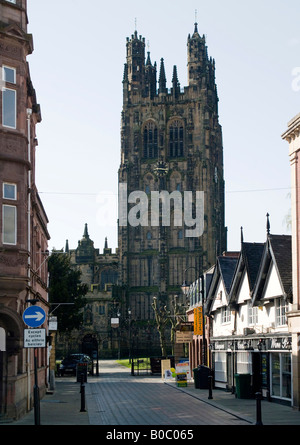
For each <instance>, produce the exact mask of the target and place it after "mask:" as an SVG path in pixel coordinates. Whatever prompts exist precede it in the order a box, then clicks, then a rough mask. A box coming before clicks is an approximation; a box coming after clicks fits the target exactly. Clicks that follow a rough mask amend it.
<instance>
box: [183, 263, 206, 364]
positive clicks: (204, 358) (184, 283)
mask: <svg viewBox="0 0 300 445" xmlns="http://www.w3.org/2000/svg"><path fill="white" fill-rule="evenodd" d="M189 269H195V271H196V273H195V275H196V277H195V281H196V280H197V269H196V267H194V266H190V267H188V268H187V269H185V271H184V273H186V272H187V270H189ZM199 279H200V283H198V287H197V289H198V297H199V296H200V294H201V306H202V315H201V317H202V363H203V365H205V366H206V364H207V354H206V339H205V316H204V276H203V274H201V275H200V277H199ZM200 284H201V290H200ZM189 289H190V285H189V284H187V283H186V281H184V282H183V284H182V286H181V290H182V292H183V293H184V295H188V291H189ZM198 301H200V298H198Z"/></svg>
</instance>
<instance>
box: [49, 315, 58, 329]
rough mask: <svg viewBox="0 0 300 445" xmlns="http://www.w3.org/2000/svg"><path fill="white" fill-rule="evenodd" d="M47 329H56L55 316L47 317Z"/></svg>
mask: <svg viewBox="0 0 300 445" xmlns="http://www.w3.org/2000/svg"><path fill="white" fill-rule="evenodd" d="M49 331H57V317H49Z"/></svg>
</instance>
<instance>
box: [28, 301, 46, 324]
mask: <svg viewBox="0 0 300 445" xmlns="http://www.w3.org/2000/svg"><path fill="white" fill-rule="evenodd" d="M45 320H46V312H45V311H44V309H43V308H41V307H40V306H29V307H28V308H27V309H25V311H24V313H23V321H24V323H25V324H26V325H27V326H29V327H30V328H38V327H40V326H41V325H42V324H43V323H44V322H45Z"/></svg>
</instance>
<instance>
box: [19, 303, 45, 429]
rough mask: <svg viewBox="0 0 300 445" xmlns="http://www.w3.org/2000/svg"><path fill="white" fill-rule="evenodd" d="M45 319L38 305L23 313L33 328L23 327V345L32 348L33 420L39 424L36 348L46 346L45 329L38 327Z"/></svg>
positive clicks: (24, 319)
mask: <svg viewBox="0 0 300 445" xmlns="http://www.w3.org/2000/svg"><path fill="white" fill-rule="evenodd" d="M45 320H46V312H45V311H44V309H43V308H41V307H40V306H35V305H33V306H29V307H28V308H27V309H25V311H24V313H23V321H24V323H25V324H26V325H27V326H28V327H30V328H33V329H24V347H25V348H33V349H34V387H33V399H34V422H35V425H40V424H41V418H40V389H39V386H38V375H37V348H45V347H46V329H37V328H39V327H40V326H41V325H42V324H43V323H44V322H45Z"/></svg>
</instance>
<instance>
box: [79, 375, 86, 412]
mask: <svg viewBox="0 0 300 445" xmlns="http://www.w3.org/2000/svg"><path fill="white" fill-rule="evenodd" d="M83 383H84V374H81V383H80V393H81V408H80V412H81V413H85V412H86V409H85V385H84V384H83Z"/></svg>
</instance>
